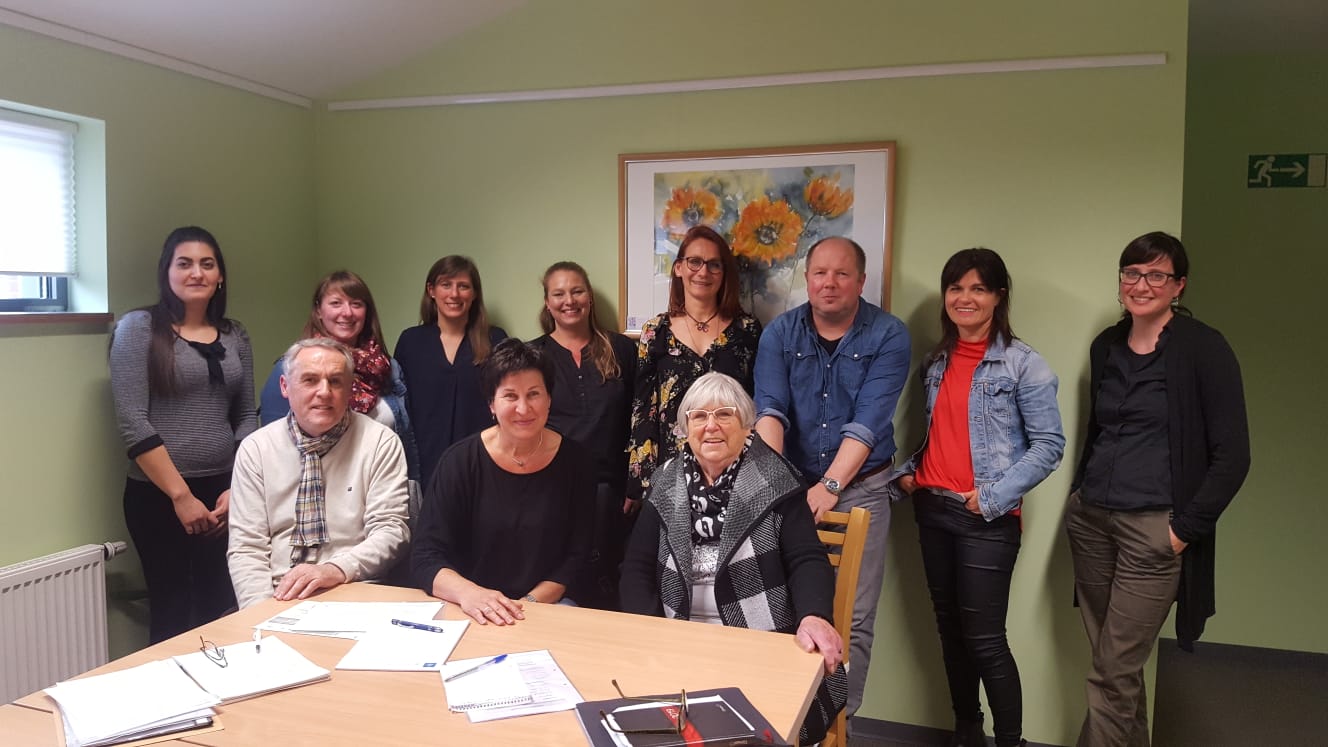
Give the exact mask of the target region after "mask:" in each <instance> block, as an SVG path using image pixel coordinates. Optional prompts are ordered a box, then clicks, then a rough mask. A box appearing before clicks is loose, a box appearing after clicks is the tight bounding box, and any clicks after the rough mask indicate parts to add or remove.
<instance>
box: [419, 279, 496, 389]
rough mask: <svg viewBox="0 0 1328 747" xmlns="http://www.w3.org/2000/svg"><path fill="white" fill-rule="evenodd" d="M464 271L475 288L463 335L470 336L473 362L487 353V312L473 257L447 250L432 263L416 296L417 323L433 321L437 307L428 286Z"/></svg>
mask: <svg viewBox="0 0 1328 747" xmlns="http://www.w3.org/2000/svg"><path fill="white" fill-rule="evenodd" d="M462 274H464V275H465V276H466V277H468V278H470V286H471V288H473V289H474V291H475V299H474V300H473V301H471V303H470V312H469V313H468V314H467V315H466V337H467V338H469V339H470V352H471V354H472V355H473V356H474V357H475V365H477V366H478V365H479V364H481V363H483V362H484V359H485V358H488V357H489V350H490V348H491V346H490V344H489V314H488V312H486V311H485V310H484V288H483V286H481V285H480V271H479V268H477V267H476V266H475V261H474V260H472V259H471V258H470V257H463V256H461V255H459V254H449V255H448V256H446V257H443V258H442V259H440V260H438V261H437V262H434V263H433V266H432V267H430V268H429V274H428V275H427V276H426V277H425V278H424V297H423V298H422V299H421V300H420V324H437V323H438V308H437V307H436V306H435V305H434V302H433V297H432V296H430V295H429V289H430V288H431V287H433V286H434V285H435V284H436V283H437V282H438V281H439V280H443V279H445V278H451V277H456V276H457V275H462Z"/></svg>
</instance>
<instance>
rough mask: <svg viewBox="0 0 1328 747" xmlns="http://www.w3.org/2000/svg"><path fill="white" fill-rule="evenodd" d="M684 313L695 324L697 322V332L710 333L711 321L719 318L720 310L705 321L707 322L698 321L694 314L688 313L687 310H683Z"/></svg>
mask: <svg viewBox="0 0 1328 747" xmlns="http://www.w3.org/2000/svg"><path fill="white" fill-rule="evenodd" d="M682 313H684V314H686V315H687V318H688V319H691V320H692V321H693V322H696V331H697V332H709V331H710V320H711V319H714V318H715V317H717V316H719V309H716V310H715V313H713V314H711V315H710V316H708V317H706V320H705V321H701V320H700V319H697V318H696V317H694V316H692V312H690V311H688V310H687V309H683V310H682Z"/></svg>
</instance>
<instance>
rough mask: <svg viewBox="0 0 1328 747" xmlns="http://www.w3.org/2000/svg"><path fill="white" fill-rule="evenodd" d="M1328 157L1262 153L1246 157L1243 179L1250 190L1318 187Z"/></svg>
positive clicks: (1321, 155) (1322, 182)
mask: <svg viewBox="0 0 1328 747" xmlns="http://www.w3.org/2000/svg"><path fill="white" fill-rule="evenodd" d="M1326 167H1328V154H1325V153H1263V154H1260V155H1252V156H1250V161H1249V173H1248V174H1246V176H1245V183H1246V186H1247V187H1249V188H1250V189H1269V188H1274V187H1322V186H1324V181H1325V180H1324V174H1325V168H1326Z"/></svg>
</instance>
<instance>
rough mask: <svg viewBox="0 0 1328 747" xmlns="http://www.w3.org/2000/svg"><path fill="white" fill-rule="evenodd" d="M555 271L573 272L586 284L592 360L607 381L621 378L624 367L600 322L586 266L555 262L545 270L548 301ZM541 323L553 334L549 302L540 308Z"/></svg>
mask: <svg viewBox="0 0 1328 747" xmlns="http://www.w3.org/2000/svg"><path fill="white" fill-rule="evenodd" d="M555 272H571V273H575V274H576V275H578V276H580V278H581V283H582V284H583V285H585V286H586V293H587V295H589V296H590V360H591V361H593V362H594V363H595V368H596V369H598V370H599V375H600V377H601V378H602V379H604V380H605V381H608V380H609V379H616V378H619V377H620V376H622V369H621V368H619V366H618V358H617V356H615V355H614V354H613V343H612V342H610V341H609V335H608V333H607V332H605V331H604V328H603V327H602V326H601V325H600V323H599V314H598V313H597V312H596V309H597V308H598V307H597V306H596V304H595V289H594V288H593V287H591V285H590V276H589V275H587V274H586V271H585V268H583V267H582V266H581V265H579V264H577V263H575V262H572V261H564V262H554V263H553V264H551V265H549V269H547V270H545V271H544V277H543V278H542V279H541V280H540V285H542V286H544V299H545V300H546V301H547V300H548V298H549V277H550V276H551V275H553V273H555ZM539 324H540V329H542V330H544V334H546V335H548V334H553V330H554V328H555V327H556V326H557V325H556V324H555V323H554V321H553V314H550V313H549V306H548V304H547V303H546V304H545V305H544V306H543V307H541V308H540V313H539Z"/></svg>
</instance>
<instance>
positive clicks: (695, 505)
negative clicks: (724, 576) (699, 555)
mask: <svg viewBox="0 0 1328 747" xmlns="http://www.w3.org/2000/svg"><path fill="white" fill-rule="evenodd" d="M754 432H755V431H753V433H754ZM751 446H752V434H751V433H748V434H747V440H746V442H744V443H743V445H742V451H740V452H738V458H737V459H734V460H733V464H730V465H729V466H727V467H725V468H724V471H723V472H721V473H720V474H719V477H717V478H715V482H714V484H713V485H706V482H705V475H703V474H702V473H701V465H699V464H697V463H696V456H695V455H694V454H692V447H691V445H690V444H689V445H687V446H685V447H683V450H682V451H681V452H680V456H681V462H682V473H683V477H684V479H685V480H686V481H687V503H688V505H689V506H690V507H691V513H692V544H694V545H708V544H710V543H712V542H718V541H719V535H720V534H721V533H723V531H724V519H725V518H726V517H727V515H728V508H729V495H730V494H731V493H732V492H733V480H734V478H736V477H737V476H738V465H740V464H742V458H743V457H744V456H747V450H748V449H750V448H751Z"/></svg>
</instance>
